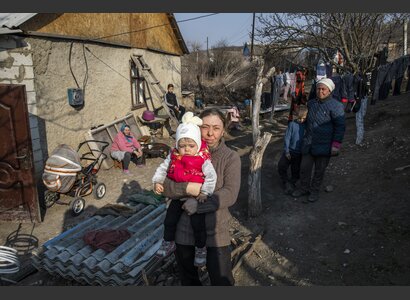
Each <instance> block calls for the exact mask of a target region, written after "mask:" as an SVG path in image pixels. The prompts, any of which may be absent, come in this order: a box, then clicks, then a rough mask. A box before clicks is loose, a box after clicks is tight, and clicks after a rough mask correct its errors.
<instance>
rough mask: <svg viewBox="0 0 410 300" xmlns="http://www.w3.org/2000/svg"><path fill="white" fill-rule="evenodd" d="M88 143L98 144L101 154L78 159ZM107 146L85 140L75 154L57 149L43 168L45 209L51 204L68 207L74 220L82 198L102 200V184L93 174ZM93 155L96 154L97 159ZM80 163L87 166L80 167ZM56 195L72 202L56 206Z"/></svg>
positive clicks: (87, 155) (104, 188) (88, 153)
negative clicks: (87, 163)
mask: <svg viewBox="0 0 410 300" xmlns="http://www.w3.org/2000/svg"><path fill="white" fill-rule="evenodd" d="M89 142H93V143H97V144H101V145H102V146H101V150H99V149H97V150H96V149H92V151H90V152H86V153H84V154H83V155H82V156H81V157H80V155H79V151H80V149H81V147H82V146H83V145H85V144H87V143H89ZM108 145H109V143H107V142H105V141H97V140H87V141H84V142H82V143H80V145H79V146H78V148H77V152H76V151H74V149H73V148H71V147H70V146H68V145H65V144H61V145H59V146H57V148H56V149H54V151H53V152H52V153H51V155H50V157H49V158H48V159H47V161H46V165H45V167H44V173H43V183H44V185H45V186H46V187H47V191H46V192H45V195H44V202H45V206H46V207H47V208H49V207H51V206H53V205H54V203H59V204H64V205H69V206H70V209H71V213H72V215H73V216H78V215H79V214H80V213H81V212H82V211H83V209H84V207H85V201H84V199H83V197H85V196H88V195H90V194H91V193H93V195H94V198H95V199H97V200H99V199H102V198H103V197H104V195H105V192H106V187H105V184H104V183H102V182H98V181H97V173H98V171H99V169H100V165H101V162H102V161H103V160H104V159H105V158H106V157H107V155H106V154H105V153H103V152H104V150H105V148H107V147H108ZM93 152H94V153H98V155H97V157H95V156H94V154H93ZM82 161H91V163H90V164H89V165H87V166H85V167H82V166H81V162H82ZM60 194H65V195H69V196H71V197H73V198H74V199H72V200H71V201H70V202H69V203H64V202H60Z"/></svg>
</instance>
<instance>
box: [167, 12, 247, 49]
mask: <svg viewBox="0 0 410 300" xmlns="http://www.w3.org/2000/svg"><path fill="white" fill-rule="evenodd" d="M207 14H208V13H174V15H175V18H176V20H177V21H181V20H185V19H190V18H195V17H198V16H203V15H207ZM178 26H179V29H180V30H181V33H182V36H183V37H184V40H185V43H186V44H187V46H188V47H189V42H192V41H196V42H199V43H201V45H202V49H203V50H205V49H206V37H208V39H209V42H208V43H209V48H211V47H212V46H213V45H215V44H216V43H218V42H219V41H220V40H222V39H226V41H227V42H228V45H235V46H243V44H244V43H245V42H249V41H250V35H249V33H250V32H251V30H252V13H220V14H217V15H213V16H209V17H206V18H202V19H197V20H192V21H187V22H183V23H178Z"/></svg>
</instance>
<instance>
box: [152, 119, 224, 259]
mask: <svg viewBox="0 0 410 300" xmlns="http://www.w3.org/2000/svg"><path fill="white" fill-rule="evenodd" d="M201 125H202V120H201V119H200V118H198V117H196V116H194V114H193V113H192V112H187V113H186V114H184V116H183V117H182V123H181V124H180V125H179V126H178V128H177V132H176V147H175V148H174V149H172V150H171V152H170V154H169V155H168V157H167V158H166V159H165V160H164V162H163V163H162V164H161V165H160V166H159V167H158V168H157V170H156V171H155V174H154V177H153V178H152V182H153V183H154V192H155V193H157V194H160V193H162V192H163V191H164V186H163V182H164V180H165V178H166V177H168V178H169V179H172V180H174V181H175V182H197V183H202V187H201V193H200V195H199V196H198V197H197V200H198V201H199V202H204V201H206V199H207V197H208V196H209V195H211V194H212V193H213V192H214V190H215V185H216V172H215V169H214V167H213V165H212V163H211V155H210V152H209V149H208V146H207V145H206V142H205V141H204V140H202V139H201V130H200V128H199V126H201ZM183 204H184V202H183V201H181V200H180V199H175V200H171V203H170V205H169V207H168V209H167V214H166V217H165V221H164V227H165V229H164V239H163V241H162V245H161V247H160V249H159V250H158V252H157V255H158V256H163V257H164V256H168V255H169V254H171V253H172V252H173V251H175V249H176V246H175V232H176V226H177V224H178V221H179V218H180V217H181V214H182V213H183V211H184V210H183V208H182V206H183ZM190 218H191V226H192V229H193V231H194V236H195V260H194V265H196V266H203V265H205V264H206V224H205V214H192V215H191V216H190Z"/></svg>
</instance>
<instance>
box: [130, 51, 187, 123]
mask: <svg viewBox="0 0 410 300" xmlns="http://www.w3.org/2000/svg"><path fill="white" fill-rule="evenodd" d="M142 56H143V55H142V54H133V55H132V56H131V58H132V60H133V61H134V63H135V65H136V66H137V68H138V69H139V70H140V71H141V74H142V75H143V76H144V78H145V81H146V82H147V87H148V92H149V94H150V99H151V103H152V105H153V102H152V95H151V92H150V88H149V86H151V87H152V90H153V91H154V93H155V95H156V96H157V97H158V98H159V99H161V104H162V107H163V108H164V109H165V111H166V112H167V114H168V115H169V117H170V118H171V119H172V120H173V121H174V122H176V123H177V124H178V123H179V122H178V120H177V118H175V116H174V115H173V114H172V113H171V111H170V109H169V107H168V105H167V104H166V103H165V94H166V93H167V91H166V90H165V89H164V88H163V87H162V85H161V83H160V81H159V80H158V79H157V78H156V77H155V74H154V72H152V70H151V67H150V66H149V65H148V64H147V62H146V61H145V60H144V58H143V57H142ZM158 109H159V108H158ZM158 109H157V110H158Z"/></svg>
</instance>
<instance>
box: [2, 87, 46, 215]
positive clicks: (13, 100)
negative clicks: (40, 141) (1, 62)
mask: <svg viewBox="0 0 410 300" xmlns="http://www.w3.org/2000/svg"><path fill="white" fill-rule="evenodd" d="M0 220H2V221H4V220H6V221H17V222H40V208H39V202H38V195H37V187H36V183H35V179H34V164H33V153H32V146H31V135H30V126H29V117H28V108H27V100H26V90H25V86H24V85H5V84H0Z"/></svg>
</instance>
